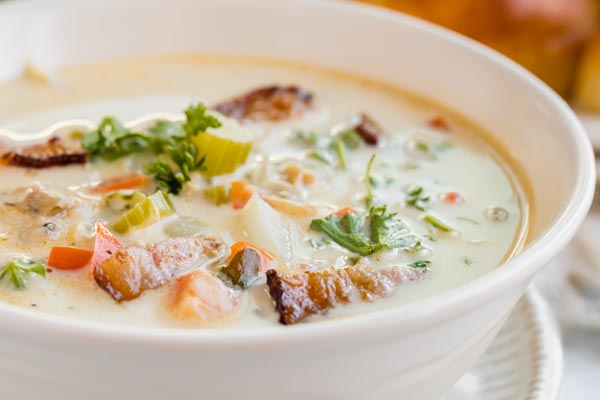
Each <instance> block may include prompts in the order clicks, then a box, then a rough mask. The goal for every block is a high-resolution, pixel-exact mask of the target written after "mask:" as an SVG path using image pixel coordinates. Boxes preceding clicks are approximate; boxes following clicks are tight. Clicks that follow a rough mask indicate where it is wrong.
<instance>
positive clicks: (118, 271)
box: [94, 235, 228, 301]
mask: <svg viewBox="0 0 600 400" xmlns="http://www.w3.org/2000/svg"><path fill="white" fill-rule="evenodd" d="M227 252H228V247H227V245H225V243H224V242H222V241H221V240H220V239H216V238H214V237H210V236H203V235H196V236H194V237H191V238H174V239H168V240H166V241H164V242H160V243H157V244H154V245H152V246H149V247H140V246H130V247H124V248H121V249H118V250H117V251H116V252H115V253H114V254H113V255H112V256H111V257H109V258H108V259H106V260H105V261H104V262H103V263H102V264H100V265H98V266H97V267H96V268H95V269H94V279H95V280H96V283H98V286H100V287H101V288H102V289H104V290H105V291H106V292H108V294H110V295H111V296H112V297H113V298H114V299H115V300H117V301H122V300H133V299H135V298H136V297H138V296H139V295H140V294H141V293H142V292H143V291H144V290H148V289H155V288H158V287H160V286H162V285H164V284H166V283H167V282H169V281H171V280H172V279H175V278H176V277H178V276H181V275H182V274H184V273H186V272H188V271H190V270H193V269H196V268H200V267H203V266H206V265H208V264H212V263H214V262H216V261H218V260H220V259H223V258H224V257H225V256H226V255H227Z"/></svg>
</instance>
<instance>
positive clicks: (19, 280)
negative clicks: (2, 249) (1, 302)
mask: <svg viewBox="0 0 600 400" xmlns="http://www.w3.org/2000/svg"><path fill="white" fill-rule="evenodd" d="M26 274H38V275H39V276H41V277H44V278H45V277H46V266H45V265H44V264H42V263H40V262H39V261H34V260H29V259H26V258H21V257H13V259H12V260H11V261H9V262H7V263H6V264H4V266H3V267H2V268H1V269H0V280H2V279H4V278H5V277H7V276H8V279H9V280H10V281H11V282H12V284H13V285H14V287H15V288H16V289H17V290H23V289H25V288H27V282H26V280H25V275H26Z"/></svg>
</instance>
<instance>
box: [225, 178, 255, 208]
mask: <svg viewBox="0 0 600 400" xmlns="http://www.w3.org/2000/svg"><path fill="white" fill-rule="evenodd" d="M253 193H254V191H253V190H252V186H250V184H248V183H246V182H241V181H235V182H231V191H230V192H229V194H230V196H231V204H232V205H233V208H234V209H236V210H239V209H241V208H244V206H245V205H246V203H247V202H248V200H250V197H252V194H253Z"/></svg>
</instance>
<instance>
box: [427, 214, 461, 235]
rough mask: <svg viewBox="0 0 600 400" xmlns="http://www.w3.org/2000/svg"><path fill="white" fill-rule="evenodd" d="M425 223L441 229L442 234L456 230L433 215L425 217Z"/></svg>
mask: <svg viewBox="0 0 600 400" xmlns="http://www.w3.org/2000/svg"><path fill="white" fill-rule="evenodd" d="M425 221H427V222H429V223H430V224H431V225H432V226H433V227H435V228H437V229H439V230H440V231H442V232H453V231H454V228H453V227H451V226H450V225H448V224H446V223H445V222H444V221H442V220H441V219H439V218H438V217H435V216H433V215H431V214H427V215H426V216H425Z"/></svg>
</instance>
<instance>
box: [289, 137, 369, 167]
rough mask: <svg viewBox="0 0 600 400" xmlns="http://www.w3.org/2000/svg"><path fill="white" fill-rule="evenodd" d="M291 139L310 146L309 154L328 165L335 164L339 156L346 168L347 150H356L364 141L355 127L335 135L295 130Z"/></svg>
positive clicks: (339, 163) (339, 161)
mask: <svg viewBox="0 0 600 400" xmlns="http://www.w3.org/2000/svg"><path fill="white" fill-rule="evenodd" d="M290 141H291V143H293V144H296V145H298V146H302V147H306V148H309V149H310V150H309V151H308V153H307V156H309V157H311V158H314V159H316V160H318V161H321V162H323V163H325V164H327V165H333V161H334V158H337V160H338V166H339V167H340V168H341V169H346V166H347V161H346V150H355V149H357V148H358V147H359V146H360V145H361V144H362V143H363V142H364V140H363V139H362V137H361V136H360V135H359V134H358V133H357V132H356V131H355V130H354V129H347V130H344V131H341V132H339V133H337V134H335V135H333V136H332V135H326V134H325V135H321V134H319V133H317V132H313V131H309V132H306V131H295V132H294V133H293V134H292V136H291V138H290Z"/></svg>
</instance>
